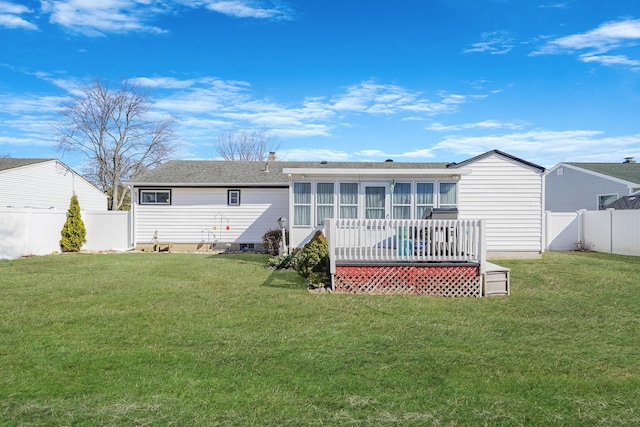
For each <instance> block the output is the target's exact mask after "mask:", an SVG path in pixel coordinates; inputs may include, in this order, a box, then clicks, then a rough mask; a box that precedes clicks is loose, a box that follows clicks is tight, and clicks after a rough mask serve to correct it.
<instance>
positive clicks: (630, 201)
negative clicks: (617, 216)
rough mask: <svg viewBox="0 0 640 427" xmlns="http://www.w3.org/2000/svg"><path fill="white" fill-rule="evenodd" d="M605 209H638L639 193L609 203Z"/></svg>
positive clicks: (639, 205) (639, 204)
mask: <svg viewBox="0 0 640 427" xmlns="http://www.w3.org/2000/svg"><path fill="white" fill-rule="evenodd" d="M605 209H617V210H626V209H640V191H639V192H636V193H634V194H632V195H630V196H622V197H620V198H619V199H618V200H616V201H615V202H612V203H609V204H608V205H607V206H605Z"/></svg>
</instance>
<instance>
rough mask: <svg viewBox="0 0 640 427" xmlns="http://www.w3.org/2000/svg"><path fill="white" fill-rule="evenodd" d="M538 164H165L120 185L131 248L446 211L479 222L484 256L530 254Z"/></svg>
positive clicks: (538, 232) (247, 241) (210, 245)
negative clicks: (282, 222)
mask: <svg viewBox="0 0 640 427" xmlns="http://www.w3.org/2000/svg"><path fill="white" fill-rule="evenodd" d="M543 174H544V168H542V167H541V166H538V165H535V164H533V163H529V162H527V161H524V160H522V159H518V158H516V157H514V156H511V155H509V154H507V153H503V152H501V151H498V150H493V151H490V152H487V153H484V154H481V155H479V156H476V157H474V158H471V159H468V160H466V161H464V162H460V163H422V162H406V163H405V162H394V161H385V162H329V161H320V162H288V161H276V160H274V159H271V160H269V161H266V162H229V161H189V160H176V161H170V162H167V163H166V164H164V165H161V166H159V167H157V168H155V169H153V170H150V171H147V172H146V173H144V174H142V175H141V176H139V177H137V178H135V179H134V180H132V181H131V182H129V183H127V185H128V186H129V187H130V188H131V189H132V195H133V197H132V209H133V234H134V242H135V244H136V246H137V247H138V248H151V247H153V246H155V245H157V244H158V243H159V242H165V243H167V244H170V245H171V247H172V250H219V249H221V248H222V249H225V248H227V247H228V248H231V249H235V250H253V249H256V250H258V249H260V247H261V242H262V236H263V234H264V233H265V232H266V231H268V230H271V229H276V228H278V219H280V218H283V217H284V218H288V230H289V236H290V242H289V246H290V247H292V248H296V247H301V246H303V245H304V244H305V243H306V242H307V241H308V240H309V239H310V238H311V236H312V235H313V234H314V232H315V231H316V230H317V229H319V228H320V229H321V228H323V227H324V225H325V220H326V219H330V218H342V219H348V218H352V219H358V218H360V219H421V218H425V217H427V216H428V214H429V213H430V212H431V213H435V214H438V215H441V214H443V213H445V214H447V213H448V214H452V215H454V216H455V217H456V218H459V219H462V220H464V219H474V220H482V221H484V222H485V223H486V227H485V232H486V250H487V252H488V254H489V256H491V257H494V258H499V257H505V256H507V257H510V258H513V257H531V256H538V255H539V254H540V253H542V251H543V248H544V242H543V236H544V234H543V213H544V200H543Z"/></svg>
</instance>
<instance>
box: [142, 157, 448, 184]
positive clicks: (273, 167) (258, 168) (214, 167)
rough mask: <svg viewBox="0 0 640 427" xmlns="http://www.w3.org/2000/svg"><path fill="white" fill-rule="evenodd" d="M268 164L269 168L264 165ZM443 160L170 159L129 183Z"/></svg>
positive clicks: (253, 177)
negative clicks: (265, 160) (297, 169)
mask: <svg viewBox="0 0 640 427" xmlns="http://www.w3.org/2000/svg"><path fill="white" fill-rule="evenodd" d="M267 165H268V167H267ZM446 166H447V164H446V163H409V162H406V163H405V162H280V161H275V162H241V161H223V160H173V161H170V162H167V163H165V164H163V165H161V166H158V167H157V168H155V169H151V170H149V171H147V172H145V173H143V174H142V175H140V176H138V177H136V178H133V179H131V181H130V182H129V184H135V185H144V184H148V185H152V184H153V185H158V184H161V185H162V184H173V185H179V184H190V185H224V184H229V185H242V184H251V185H263V186H268V185H279V184H287V183H288V178H287V176H286V175H285V174H284V173H282V169H283V168H316V169H320V170H322V169H445V168H446Z"/></svg>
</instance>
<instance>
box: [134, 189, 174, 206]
mask: <svg viewBox="0 0 640 427" xmlns="http://www.w3.org/2000/svg"><path fill="white" fill-rule="evenodd" d="M140 204H141V205H170V204H171V190H140Z"/></svg>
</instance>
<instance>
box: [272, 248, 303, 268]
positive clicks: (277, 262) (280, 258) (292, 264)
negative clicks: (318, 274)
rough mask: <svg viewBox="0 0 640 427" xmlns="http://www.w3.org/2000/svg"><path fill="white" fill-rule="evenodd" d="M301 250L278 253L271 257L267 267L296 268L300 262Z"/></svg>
mask: <svg viewBox="0 0 640 427" xmlns="http://www.w3.org/2000/svg"><path fill="white" fill-rule="evenodd" d="M299 254H300V251H294V252H292V253H291V254H289V255H277V256H274V257H272V258H269V260H268V261H267V267H270V268H275V269H279V270H286V269H292V270H295V268H296V263H297V262H298V257H299Z"/></svg>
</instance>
